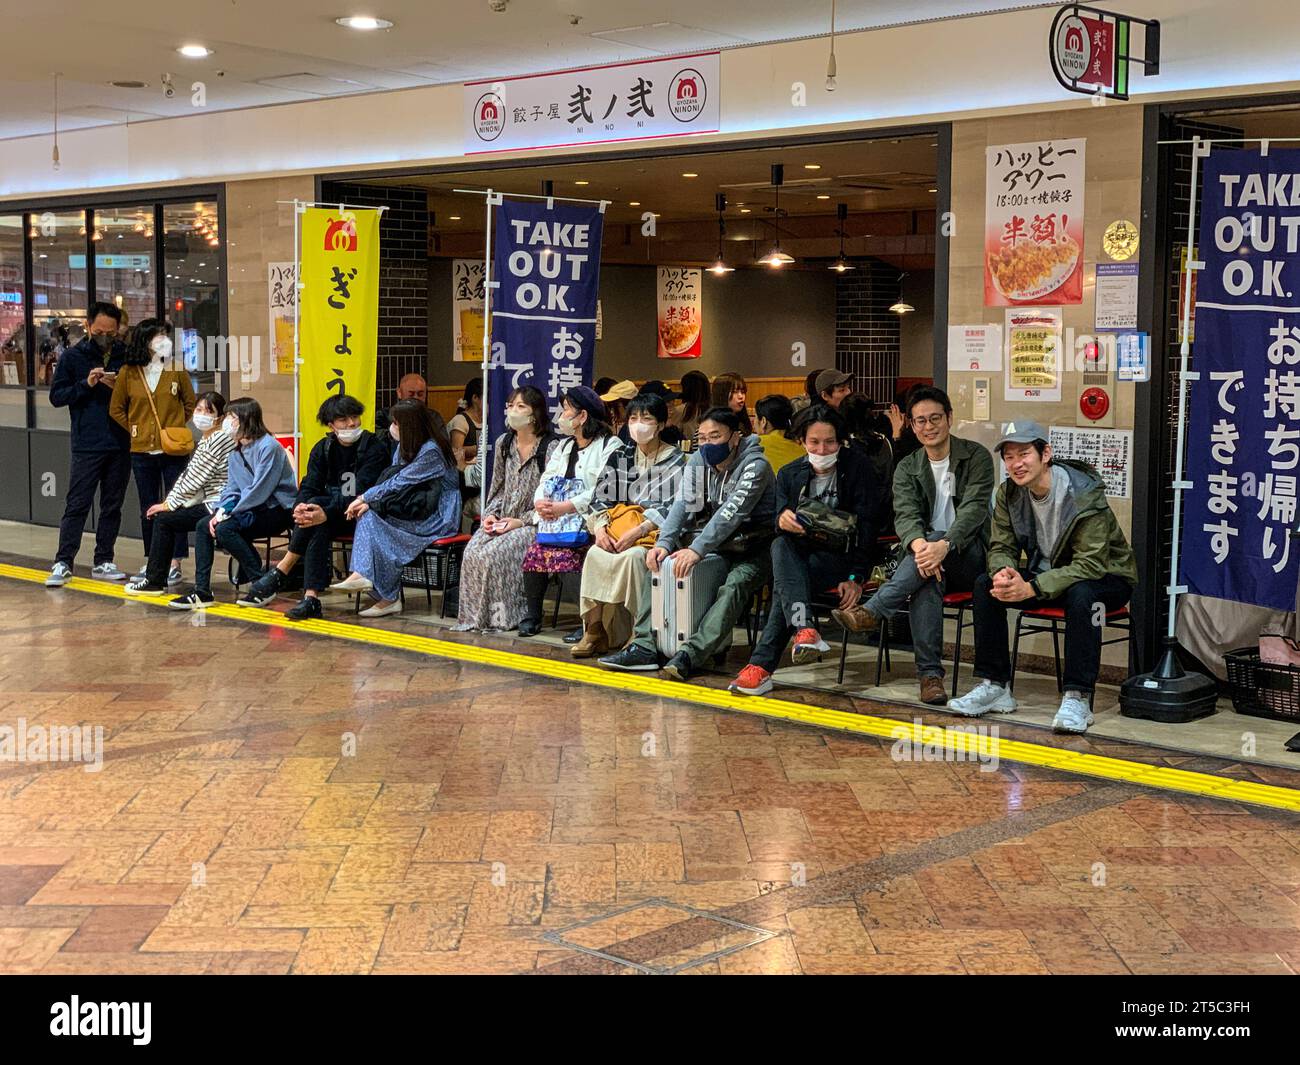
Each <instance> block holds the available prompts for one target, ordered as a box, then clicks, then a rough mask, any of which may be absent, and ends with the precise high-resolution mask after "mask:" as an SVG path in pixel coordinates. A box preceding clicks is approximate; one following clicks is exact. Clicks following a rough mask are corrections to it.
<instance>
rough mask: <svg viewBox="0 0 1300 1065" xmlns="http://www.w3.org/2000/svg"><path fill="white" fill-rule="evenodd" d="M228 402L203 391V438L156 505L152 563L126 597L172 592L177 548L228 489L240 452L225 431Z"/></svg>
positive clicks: (199, 422)
mask: <svg viewBox="0 0 1300 1065" xmlns="http://www.w3.org/2000/svg"><path fill="white" fill-rule="evenodd" d="M225 411H226V400H225V398H224V397H223V396H222V395H221V393H220V392H204V393H203V394H202V395H201V396H199V399H198V403H197V404H196V405H195V407H194V418H193V421H194V427H195V428H196V429H198V430H199V431H200V432H201V433H202V434H203V436H202V439H200V440H199V444H198V446H197V447H196V448H195V449H194V453H193V454H192V455H191V456H190V461H189V464H188V465H187V466H186V467H185V469H184V471H182V473H181V475H180V476H179V477H178V478H177V479H176V483H175V484H174V485H173V486H172V490H171V491H170V492H168V493H167V498H166V499H165V500H163V501H162V502H161V503H155V504H154V505H153V506H151V507H150V508H149V510H148V513H147V517H149V518H152V519H153V523H154V527H153V538H152V541H151V542H150V544H149V562H148V564H147V565H146V566H145V572H144V576H143V577H136V578H134V579H133V580H131V581H130V582H129V583H128V584H127V585H126V589H125V591H126V593H127V595H162V594H164V593H165V592H166V591H167V567H168V565H169V560H170V559H171V557H172V549H173V545H174V544H175V543H176V541H177V540H178V539H181V538H182V537H184V536H185V534H186V533H190V532H193V531H194V529H195V528H196V527H197V526H198V524H199V522H200V521H207V520H208V519H209V518H210V517H211V516H212V512H213V511H214V510H215V509H216V507H217V503H218V501H219V500H220V499H221V491H222V489H224V488H225V487H226V466H227V463H228V461H229V459H230V453H231V452H232V451H233V450H234V449H235V441H234V438H233V437H231V435H230V434H229V433H226V432H223V431H222V429H221V418H222V415H223V414H224V413H225Z"/></svg>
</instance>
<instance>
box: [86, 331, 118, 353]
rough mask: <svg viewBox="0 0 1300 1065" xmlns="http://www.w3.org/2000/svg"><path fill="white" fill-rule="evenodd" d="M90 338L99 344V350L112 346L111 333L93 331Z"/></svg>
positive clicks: (106, 349)
mask: <svg viewBox="0 0 1300 1065" xmlns="http://www.w3.org/2000/svg"><path fill="white" fill-rule="evenodd" d="M91 339H92V340H93V341H94V342H95V343H96V344H98V345H99V350H100V351H108V350H109V348H111V347H112V346H113V335H112V334H111V333H95V334H94V335H93V336H92V337H91Z"/></svg>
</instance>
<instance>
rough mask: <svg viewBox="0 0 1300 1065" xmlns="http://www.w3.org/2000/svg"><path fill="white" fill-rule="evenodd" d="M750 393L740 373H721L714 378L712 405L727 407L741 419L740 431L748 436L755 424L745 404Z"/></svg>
mask: <svg viewBox="0 0 1300 1065" xmlns="http://www.w3.org/2000/svg"><path fill="white" fill-rule="evenodd" d="M748 395H749V386H748V385H747V384H745V379H744V378H743V377H741V376H740V374H738V373H720V374H718V376H717V377H715V378H714V379H713V388H712V399H713V404H712V405H713V406H715V407H726V408H727V409H728V410H729V411H731V412H732V413H733V414H735V416H736V417H737V418H739V419H740V431H741V434H742V435H743V436H748V435H749V434H750V433H752V432H753V431H754V426H753V425H752V424H751V423H750V420H749V408H748V407H747V406H746V405H745V399H746V397H747V396H748Z"/></svg>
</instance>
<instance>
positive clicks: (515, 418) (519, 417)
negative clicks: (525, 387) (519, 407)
mask: <svg viewBox="0 0 1300 1065" xmlns="http://www.w3.org/2000/svg"><path fill="white" fill-rule="evenodd" d="M506 424H507V425H508V426H510V428H511V429H513V430H514V431H515V432H518V431H519V430H520V429H527V428H528V427H529V426H530V425H532V424H533V416H532V414H520V413H519V411H515V410H508V411H506Z"/></svg>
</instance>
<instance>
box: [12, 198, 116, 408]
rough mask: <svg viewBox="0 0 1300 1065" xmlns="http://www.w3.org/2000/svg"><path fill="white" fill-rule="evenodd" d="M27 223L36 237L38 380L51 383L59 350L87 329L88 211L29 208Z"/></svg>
mask: <svg viewBox="0 0 1300 1065" xmlns="http://www.w3.org/2000/svg"><path fill="white" fill-rule="evenodd" d="M27 226H28V235H29V236H30V237H31V242H32V302H33V307H32V323H33V325H34V326H35V327H36V384H37V385H39V386H41V387H42V388H48V387H49V386H50V382H51V381H52V380H53V379H54V367H55V366H56V365H57V364H58V361H59V356H60V355H61V354H63V352H64V350H65V349H67V348H70V347H72V345H74V344H76V343H77V342H78V341H79V340H80V339H81V338H82V337H83V336H85V333H86V309H87V301H86V213H85V212H84V211H68V212H66V213H56V212H53V211H46V212H43V213H41V214H29V215H28V216H27ZM98 246H99V242H97V243H96V244H95V247H96V248H98Z"/></svg>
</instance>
